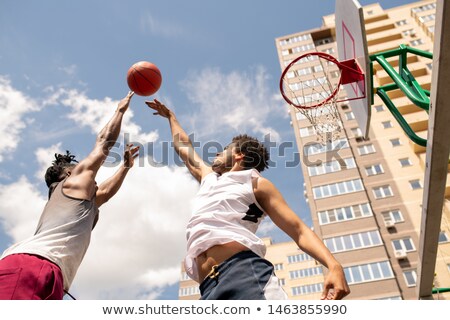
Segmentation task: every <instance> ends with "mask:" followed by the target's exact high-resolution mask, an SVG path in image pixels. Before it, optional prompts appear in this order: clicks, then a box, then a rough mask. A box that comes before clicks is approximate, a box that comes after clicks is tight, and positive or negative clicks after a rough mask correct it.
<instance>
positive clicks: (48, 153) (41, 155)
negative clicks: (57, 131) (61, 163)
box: [34, 142, 64, 181]
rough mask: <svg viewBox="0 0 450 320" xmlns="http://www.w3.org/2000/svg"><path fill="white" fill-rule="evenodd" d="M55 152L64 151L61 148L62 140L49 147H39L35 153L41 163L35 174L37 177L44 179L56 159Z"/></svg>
mask: <svg viewBox="0 0 450 320" xmlns="http://www.w3.org/2000/svg"><path fill="white" fill-rule="evenodd" d="M55 153H60V154H62V153H64V152H63V150H62V149H61V142H59V143H57V144H54V145H52V146H50V147H48V148H38V149H37V150H36V152H35V153H34V154H35V155H36V158H37V161H38V164H39V170H38V171H37V172H36V174H35V177H36V178H38V179H40V180H41V181H42V179H43V178H44V176H45V172H46V171H47V168H48V167H50V166H51V165H52V162H53V160H55Z"/></svg>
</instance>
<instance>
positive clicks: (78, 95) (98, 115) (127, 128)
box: [44, 88, 158, 143]
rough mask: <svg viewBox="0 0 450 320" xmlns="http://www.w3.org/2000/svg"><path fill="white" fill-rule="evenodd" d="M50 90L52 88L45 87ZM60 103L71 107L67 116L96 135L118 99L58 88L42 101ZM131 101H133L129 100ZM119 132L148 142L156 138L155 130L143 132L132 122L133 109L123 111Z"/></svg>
mask: <svg viewBox="0 0 450 320" xmlns="http://www.w3.org/2000/svg"><path fill="white" fill-rule="evenodd" d="M47 90H48V91H49V92H52V91H53V89H52V88H47ZM58 103H60V104H62V105H64V106H66V107H68V108H70V109H71V111H70V112H69V113H68V116H67V117H68V118H69V119H71V120H73V121H75V123H77V124H78V125H79V126H82V127H88V128H90V130H91V132H92V133H94V134H95V135H97V134H98V133H99V132H100V130H101V129H102V128H103V127H104V126H105V125H106V124H107V123H108V121H109V120H110V119H111V117H112V115H113V113H114V111H115V110H116V108H117V104H118V103H119V101H115V100H112V99H111V98H110V97H105V98H104V99H103V100H97V99H90V98H89V97H87V96H86V95H85V94H84V93H82V92H79V91H78V90H74V89H72V90H68V89H59V90H56V91H54V92H53V93H51V94H50V95H49V96H48V97H47V99H46V100H45V101H44V104H45V105H54V104H58ZM131 103H133V102H131ZM121 132H122V133H121V134H123V133H128V134H129V137H130V139H131V140H132V141H138V142H141V143H148V142H152V141H155V140H157V139H158V132H157V130H155V131H151V132H143V130H142V128H141V127H140V126H139V125H137V124H136V123H134V122H133V110H132V109H131V108H129V109H128V111H127V112H126V113H125V116H124V118H123V121H122V128H121Z"/></svg>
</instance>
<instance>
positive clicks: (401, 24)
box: [395, 19, 408, 27]
mask: <svg viewBox="0 0 450 320" xmlns="http://www.w3.org/2000/svg"><path fill="white" fill-rule="evenodd" d="M407 23H408V22H407V21H406V19H403V20H399V21H396V22H395V24H396V25H397V26H398V27H400V26H404V25H405V24H407Z"/></svg>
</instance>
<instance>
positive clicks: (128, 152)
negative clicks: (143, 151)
mask: <svg viewBox="0 0 450 320" xmlns="http://www.w3.org/2000/svg"><path fill="white" fill-rule="evenodd" d="M132 146H133V144H131V143H127V145H126V146H125V152H124V154H123V165H124V166H125V168H131V167H133V165H134V159H136V158H137V156H138V155H139V153H138V151H139V146H137V147H134V148H131V147H132Z"/></svg>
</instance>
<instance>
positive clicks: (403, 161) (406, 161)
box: [398, 158, 412, 167]
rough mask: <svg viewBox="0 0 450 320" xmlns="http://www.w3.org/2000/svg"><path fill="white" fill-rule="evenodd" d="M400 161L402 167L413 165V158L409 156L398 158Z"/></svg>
mask: <svg viewBox="0 0 450 320" xmlns="http://www.w3.org/2000/svg"><path fill="white" fill-rule="evenodd" d="M398 161H399V162H400V165H401V166H402V167H408V166H411V165H412V162H411V160H409V158H402V159H398Z"/></svg>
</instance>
